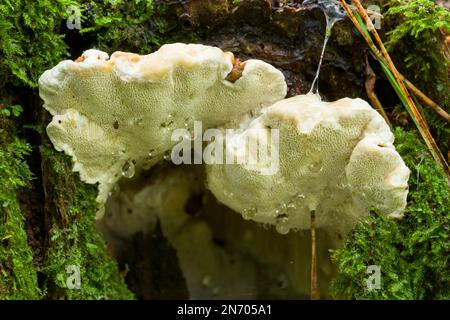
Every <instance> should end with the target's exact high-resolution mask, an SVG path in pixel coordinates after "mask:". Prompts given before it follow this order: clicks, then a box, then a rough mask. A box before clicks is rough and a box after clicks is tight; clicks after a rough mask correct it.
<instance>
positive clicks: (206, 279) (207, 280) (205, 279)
mask: <svg viewBox="0 0 450 320" xmlns="http://www.w3.org/2000/svg"><path fill="white" fill-rule="evenodd" d="M210 284H211V277H210V276H204V277H203V279H202V285H204V286H205V287H209V285H210Z"/></svg>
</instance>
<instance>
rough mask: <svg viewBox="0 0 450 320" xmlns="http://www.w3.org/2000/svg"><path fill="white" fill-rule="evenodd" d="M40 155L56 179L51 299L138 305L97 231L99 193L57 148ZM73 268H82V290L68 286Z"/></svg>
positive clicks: (51, 182)
mask: <svg viewBox="0 0 450 320" xmlns="http://www.w3.org/2000/svg"><path fill="white" fill-rule="evenodd" d="M40 151H41V155H42V159H43V162H44V167H45V168H46V169H48V170H50V171H47V172H54V173H55V174H54V175H53V174H52V175H51V176H49V177H48V184H47V189H46V192H47V193H48V194H50V195H51V197H52V203H50V204H48V209H49V212H54V214H52V215H51V216H50V217H48V222H47V223H48V225H49V226H51V229H50V230H49V235H48V236H49V240H48V248H47V255H46V258H45V261H44V268H43V270H44V273H45V274H46V275H47V281H46V282H47V283H46V285H47V288H48V298H52V299H61V298H66V299H132V298H133V295H132V293H131V292H130V291H129V290H128V288H127V287H126V285H125V283H124V279H123V276H124V275H123V274H120V273H119V272H118V268H117V264H116V262H114V261H113V260H112V257H111V256H110V255H109V254H108V251H107V248H106V244H105V242H104V240H103V239H102V237H101V236H100V234H99V233H98V232H97V230H96V228H95V212H96V201H95V197H96V190H97V189H96V188H95V186H92V185H86V184H84V183H82V182H81V181H80V180H79V178H78V175H77V174H74V173H71V172H70V171H71V167H72V164H71V162H70V160H69V159H68V158H67V157H66V156H65V155H63V154H62V153H56V152H55V151H54V149H53V147H52V146H51V145H49V144H45V145H41V147H40ZM46 169H45V170H44V172H45V171H46ZM70 266H75V267H77V268H78V267H79V268H80V277H81V285H80V288H79V289H70V288H68V286H67V279H68V277H69V276H70V274H68V273H67V268H68V267H70Z"/></svg>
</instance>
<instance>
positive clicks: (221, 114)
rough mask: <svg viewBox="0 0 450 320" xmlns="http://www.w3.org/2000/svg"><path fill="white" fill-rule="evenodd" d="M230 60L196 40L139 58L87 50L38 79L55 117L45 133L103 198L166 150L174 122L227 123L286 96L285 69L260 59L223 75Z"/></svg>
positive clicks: (187, 124)
mask: <svg viewBox="0 0 450 320" xmlns="http://www.w3.org/2000/svg"><path fill="white" fill-rule="evenodd" d="M233 62H235V60H234V57H233V54H232V53H229V52H228V53H225V52H223V51H222V50H220V49H219V48H215V47H209V46H204V45H197V44H181V43H176V44H168V45H164V46H162V47H161V48H160V49H159V50H158V51H156V52H154V53H152V54H149V55H145V56H140V55H137V54H132V53H123V52H115V53H113V54H112V55H111V57H108V55H107V54H106V53H105V52H102V51H98V50H87V51H86V52H84V54H83V55H82V57H81V58H79V59H77V61H75V62H74V61H69V60H67V61H63V62H61V63H59V64H58V65H57V66H55V67H54V68H53V69H51V70H48V71H46V72H45V73H44V74H43V75H42V76H41V77H40V79H39V90H40V96H41V98H42V99H43V100H44V107H45V108H46V109H47V110H48V111H50V113H51V114H52V115H53V120H52V122H51V123H50V124H49V125H48V127H47V133H48V135H49V137H50V139H51V141H52V142H53V144H54V146H55V148H56V149H57V150H63V151H64V152H65V153H67V154H69V155H70V156H72V159H73V161H74V170H75V171H78V172H79V173H80V177H81V179H82V180H83V181H85V182H87V183H99V195H98V202H99V203H104V202H105V201H106V199H107V195H108V192H109V191H110V190H111V188H112V187H113V185H114V184H115V183H116V182H117V181H118V180H119V179H120V178H121V177H122V176H125V177H128V178H130V177H132V176H133V175H134V173H135V172H136V171H137V170H139V169H142V168H149V167H151V166H152V165H153V164H155V163H157V162H158V161H161V160H162V159H163V158H164V155H165V154H166V153H167V152H170V149H171V147H172V146H173V145H174V142H172V141H171V132H172V130H173V129H174V128H187V129H190V128H191V127H192V126H193V122H194V121H195V120H198V121H202V123H203V126H204V127H205V128H207V127H212V126H218V125H223V124H225V123H230V122H231V121H233V120H237V119H239V118H240V116H242V115H243V114H245V113H247V112H249V111H251V110H252V111H256V110H259V109H260V108H261V107H263V106H267V105H269V104H271V103H273V102H275V101H277V100H280V99H282V98H283V97H284V96H285V95H286V83H285V81H284V76H283V74H282V73H281V72H280V71H278V70H277V69H276V68H274V67H272V66H271V65H269V64H267V63H265V62H262V61H260V60H248V61H246V62H245V66H244V69H243V70H242V73H241V74H240V76H239V77H238V78H237V77H234V78H233V82H231V81H229V80H227V76H228V74H229V73H230V72H231V71H232V70H233Z"/></svg>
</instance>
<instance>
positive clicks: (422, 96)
mask: <svg viewBox="0 0 450 320" xmlns="http://www.w3.org/2000/svg"><path fill="white" fill-rule="evenodd" d="M340 1H341V4H342V7H343V8H344V10H345V12H346V13H347V16H348V17H349V18H350V20H351V21H352V22H353V24H354V26H355V27H356V28H357V29H358V31H359V33H360V34H361V35H362V36H363V38H364V40H365V41H366V42H367V44H368V45H369V47H370V49H371V50H372V52H373V54H374V55H375V57H376V58H377V59H378V60H381V61H383V62H384V63H385V64H388V63H387V61H386V59H385V58H384V56H383V54H382V53H381V52H380V50H378V48H377V47H376V45H375V43H374V42H373V41H372V39H371V38H370V37H369V36H367V34H366V33H365V32H364V31H363V30H362V29H361V27H360V25H359V23H358V20H356V18H355V16H354V15H353V13H352V11H351V8H354V7H353V6H349V5H348V4H347V3H346V2H345V0H340ZM372 25H373V24H372ZM375 32H376V31H375ZM397 72H398V71H397ZM398 75H399V76H400V79H402V80H403V81H404V82H405V84H406V85H407V86H408V88H409V89H411V91H413V92H414V94H415V95H416V96H417V97H418V98H419V99H421V100H422V101H423V102H424V103H426V104H427V105H429V106H430V107H432V108H433V110H434V111H435V112H436V113H437V114H438V115H439V116H441V117H442V118H443V119H444V120H446V121H448V122H450V115H449V114H448V113H447V112H446V111H445V110H444V109H443V108H442V107H441V106H439V105H438V104H437V103H436V102H434V101H433V100H431V99H430V98H429V97H427V96H426V95H425V94H424V93H423V92H422V91H420V90H419V89H418V88H417V87H416V86H414V85H413V84H412V83H411V82H410V81H409V80H408V79H406V78H405V77H404V76H403V75H402V74H400V73H399V72H398Z"/></svg>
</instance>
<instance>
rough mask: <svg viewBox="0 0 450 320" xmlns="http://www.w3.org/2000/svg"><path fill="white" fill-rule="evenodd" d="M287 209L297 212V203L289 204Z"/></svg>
mask: <svg viewBox="0 0 450 320" xmlns="http://www.w3.org/2000/svg"><path fill="white" fill-rule="evenodd" d="M287 209H288V210H295V209H297V206H296V205H295V203H293V202H289V203H288V205H287Z"/></svg>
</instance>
